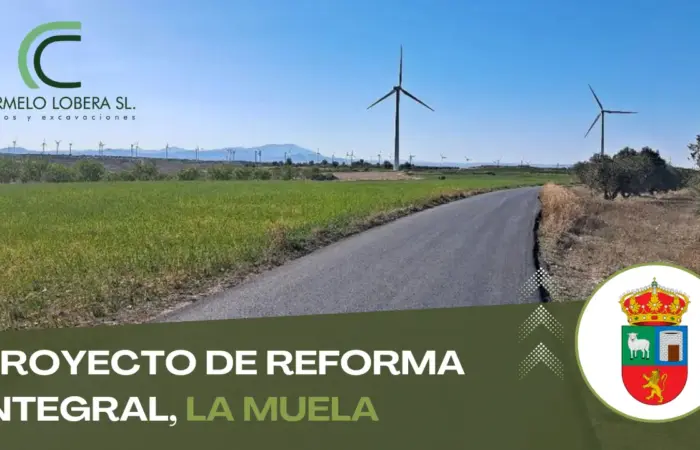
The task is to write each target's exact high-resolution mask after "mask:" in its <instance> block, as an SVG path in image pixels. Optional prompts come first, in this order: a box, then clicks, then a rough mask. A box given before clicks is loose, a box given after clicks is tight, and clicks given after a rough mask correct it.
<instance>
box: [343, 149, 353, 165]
mask: <svg viewBox="0 0 700 450" xmlns="http://www.w3.org/2000/svg"><path fill="white" fill-rule="evenodd" d="M345 156H347V157H348V158H350V166H352V158H353V157H354V156H355V150H353V151H352V152H350V153H346V154H345Z"/></svg>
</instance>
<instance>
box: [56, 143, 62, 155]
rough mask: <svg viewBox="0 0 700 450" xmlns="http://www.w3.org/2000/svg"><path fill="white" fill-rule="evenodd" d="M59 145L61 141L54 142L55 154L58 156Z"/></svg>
mask: <svg viewBox="0 0 700 450" xmlns="http://www.w3.org/2000/svg"><path fill="white" fill-rule="evenodd" d="M59 145H61V141H56V154H57V155H58V146H59Z"/></svg>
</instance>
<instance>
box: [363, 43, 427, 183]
mask: <svg viewBox="0 0 700 450" xmlns="http://www.w3.org/2000/svg"><path fill="white" fill-rule="evenodd" d="M402 83H403V45H402V46H401V57H400V59H399V84H398V86H394V87H393V88H392V89H391V91H389V93H388V94H386V95H385V96H384V97H382V98H380V99H379V100H377V101H376V102H374V103H372V104H371V105H369V107H367V109H370V108H371V107H373V106H374V105H376V104H377V103H379V102H381V101H382V100H384V99H386V98H388V97H389V96H391V95H393V94H395V95H396V113H395V114H396V116H395V119H394V170H399V103H400V99H401V93H404V94H406V96H408V97H409V98H411V99H412V100H414V101H416V102H418V103H420V104H421V105H423V106H425V107H426V108H428V109H429V110H431V111H435V110H434V109H433V108H431V107H430V106H428V105H426V104H425V103H423V102H422V101H421V100H418V98H417V97H415V96H414V95H413V94H411V93H409V92H408V91H407V90H405V89H404V88H403V87H402Z"/></svg>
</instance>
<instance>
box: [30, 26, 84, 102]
mask: <svg viewBox="0 0 700 450" xmlns="http://www.w3.org/2000/svg"><path fill="white" fill-rule="evenodd" d="M80 28H81V24H80V22H49V23H45V24H43V25H39V26H38V27H36V28H34V29H33V30H32V31H30V32H29V33H28V34H27V36H26V37H25V38H24V40H22V43H21V44H20V46H19V57H18V65H19V73H20V75H21V76H22V80H23V81H24V84H26V85H27V87H29V88H30V89H38V88H39V86H38V85H37V84H36V82H35V81H34V80H33V79H32V77H31V75H30V73H29V66H28V59H29V58H28V55H29V48H30V47H31V46H32V44H33V43H34V41H35V40H36V39H37V38H38V37H39V36H40V35H41V34H43V33H46V32H47V31H56V30H80ZM54 42H80V35H77V34H71V35H58V36H52V37H49V38H47V39H45V40H43V41H42V42H41V43H40V44H39V46H38V47H37V49H36V51H35V52H34V70H35V71H36V75H37V77H39V79H40V80H41V81H42V82H43V83H44V84H46V85H47V86H51V87H54V88H58V89H75V88H79V87H80V86H81V83H80V81H74V82H61V81H55V80H52V79H51V78H49V77H48V76H47V75H46V73H45V72H44V69H43V68H42V67H41V55H42V54H43V53H44V50H46V47H48V46H49V45H50V44H53V43H54Z"/></svg>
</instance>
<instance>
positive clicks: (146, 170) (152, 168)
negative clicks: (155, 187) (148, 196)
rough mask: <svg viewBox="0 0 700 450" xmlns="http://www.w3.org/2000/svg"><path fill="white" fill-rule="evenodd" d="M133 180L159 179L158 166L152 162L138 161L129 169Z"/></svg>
mask: <svg viewBox="0 0 700 450" xmlns="http://www.w3.org/2000/svg"><path fill="white" fill-rule="evenodd" d="M131 174H132V175H133V176H134V179H135V180H139V181H155V180H158V179H159V175H160V174H159V173H158V166H156V163H155V162H153V161H146V160H143V159H142V160H140V161H138V162H136V164H134V167H132V168H131Z"/></svg>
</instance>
